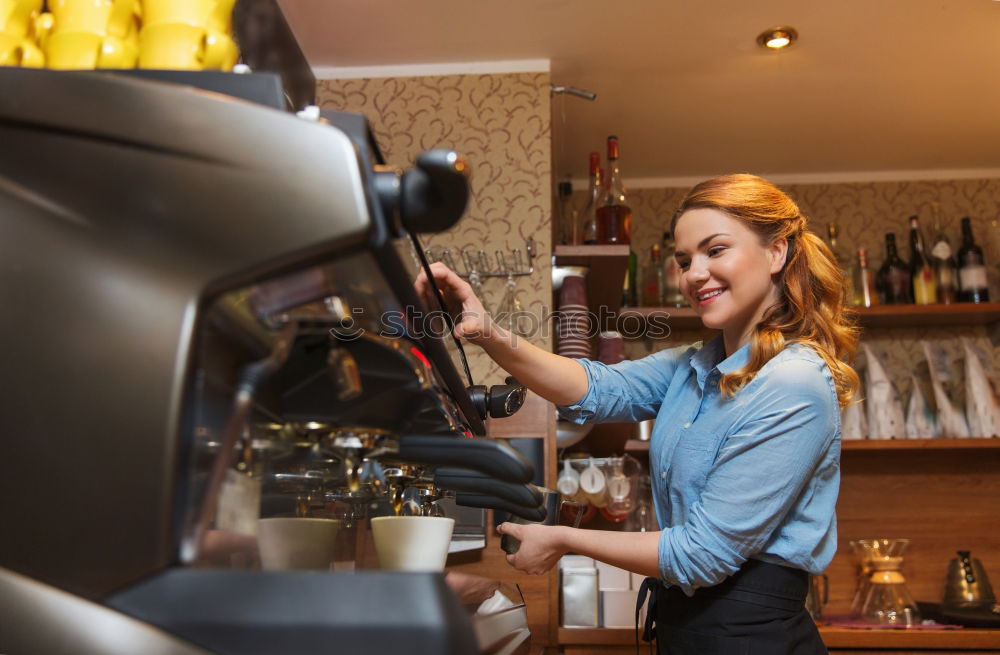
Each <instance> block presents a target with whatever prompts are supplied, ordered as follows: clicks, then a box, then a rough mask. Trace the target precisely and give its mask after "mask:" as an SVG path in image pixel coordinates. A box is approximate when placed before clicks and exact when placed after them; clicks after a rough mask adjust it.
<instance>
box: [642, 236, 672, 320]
mask: <svg viewBox="0 0 1000 655" xmlns="http://www.w3.org/2000/svg"><path fill="white" fill-rule="evenodd" d="M664 273H665V271H664V270H663V261H662V259H661V258H660V244H658V243H654V244H653V245H652V247H650V249H649V261H648V262H647V263H646V266H645V267H644V268H643V271H642V304H643V305H644V306H646V307H662V306H663V289H664V286H665V281H666V280H665V276H664Z"/></svg>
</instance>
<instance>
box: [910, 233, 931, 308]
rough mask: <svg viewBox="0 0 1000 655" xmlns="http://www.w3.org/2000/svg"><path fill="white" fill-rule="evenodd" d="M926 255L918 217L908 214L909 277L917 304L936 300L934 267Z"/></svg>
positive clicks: (929, 303) (927, 303)
mask: <svg viewBox="0 0 1000 655" xmlns="http://www.w3.org/2000/svg"><path fill="white" fill-rule="evenodd" d="M927 255H928V252H927V247H926V246H925V245H924V235H923V232H921V231H920V219H919V218H918V217H917V216H910V279H911V280H912V281H913V302H915V303H916V304H918V305H932V304H934V303H935V302H937V283H936V282H935V278H934V267H933V266H932V265H931V261H930V258H929V257H928V256H927Z"/></svg>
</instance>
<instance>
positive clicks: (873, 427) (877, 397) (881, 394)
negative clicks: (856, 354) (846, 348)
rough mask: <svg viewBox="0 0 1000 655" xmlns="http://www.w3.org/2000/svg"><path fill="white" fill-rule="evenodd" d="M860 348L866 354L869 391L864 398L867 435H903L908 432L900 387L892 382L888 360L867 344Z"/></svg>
mask: <svg viewBox="0 0 1000 655" xmlns="http://www.w3.org/2000/svg"><path fill="white" fill-rule="evenodd" d="M861 348H862V351H863V352H864V355H865V388H866V389H867V392H868V396H867V397H866V398H865V407H866V408H867V410H868V438H869V439H902V438H904V437H905V436H906V419H905V418H904V415H903V403H902V402H901V401H900V399H899V390H898V389H896V385H895V384H893V383H892V378H890V377H889V373H888V372H887V371H886V368H885V364H883V362H882V361H881V360H880V359H879V358H878V357H877V356H876V355H875V353H874V352H873V351H872V349H871V348H870V347H869V346H868V344H863V345H862V347H861Z"/></svg>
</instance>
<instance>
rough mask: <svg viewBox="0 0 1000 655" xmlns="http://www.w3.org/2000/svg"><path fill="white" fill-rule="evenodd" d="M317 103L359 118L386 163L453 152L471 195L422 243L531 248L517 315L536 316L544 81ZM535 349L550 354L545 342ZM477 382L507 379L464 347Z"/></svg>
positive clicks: (354, 84)
mask: <svg viewBox="0 0 1000 655" xmlns="http://www.w3.org/2000/svg"><path fill="white" fill-rule="evenodd" d="M317 104H319V105H320V106H321V107H324V108H329V109H339V110H342V111H352V112H358V113H362V114H365V115H366V116H367V117H368V120H369V122H370V123H371V125H372V130H373V131H374V133H375V138H376V140H377V141H378V143H379V147H381V148H382V151H383V154H384V155H385V158H386V161H387V162H388V163H389V164H392V165H394V166H399V167H403V168H409V167H410V166H412V164H413V161H414V159H415V158H416V156H417V155H418V154H419V153H421V152H422V151H424V150H430V149H432V148H452V149H454V150H456V151H457V152H459V153H461V154H463V155H464V156H465V157H466V159H467V160H468V161H469V164H470V165H471V169H472V176H471V190H472V197H471V200H470V203H469V208H468V210H467V211H466V215H465V217H464V218H463V219H462V220H461V222H459V224H458V225H456V226H455V227H454V228H453V229H451V230H449V231H447V232H444V233H441V234H437V235H423V236H422V237H421V238H422V240H423V241H424V243H425V245H426V246H430V247H434V248H443V247H451V248H456V249H457V248H468V249H471V251H473V252H475V251H477V250H480V249H484V250H486V251H487V253H488V254H489V256H490V257H491V258H493V259H495V256H496V255H495V251H496V250H497V249H504V250H505V251H506V253H507V256H508V257H509V258H510V257H512V253H511V249H520V250H521V251H522V257H523V256H524V249H525V242H526V240H527V239H528V238H529V237H530V238H532V239H533V240H534V247H535V258H534V261H533V264H534V267H535V271H534V274H532V275H530V276H525V277H517V278H515V280H516V285H517V286H516V295H517V298H518V300H519V301H520V304H521V307H522V309H523V310H525V311H528V312H531V313H533V314H534V315H538V316H540V315H542V313H543V312H544V310H545V309H547V308H548V306H549V305H550V304H551V297H552V281H551V271H550V269H551V255H552V238H551V214H552V208H551V194H552V192H551V167H552V137H551V132H550V126H551V116H550V109H549V107H550V106H549V74H548V73H521V74H504V75H448V76H435V77H406V78H381V79H352V80H320V81H319V82H318V84H317ZM483 286H484V294H483V295H484V296H485V297H484V301H485V305H486V308H487V309H488V310H491V311H492V310H494V309H496V308H497V306H498V304H499V303H501V301H502V299H503V296H504V293H505V279H504V278H486V279H485V280H484V284H483ZM531 340H532V342H533V343H535V344H536V345H539V346H541V347H543V348H546V349H551V347H552V346H551V337H550V336H549V335H548V334H545V333H544V332H543V333H540V334H537V335H535V336H534V337H532V338H531ZM467 353H468V355H469V364H470V366H471V368H472V373H473V376H474V378H475V380H476V382H477V384H482V383H497V382H502V381H503V377H504V376H503V374H502V372H501V371H500V370H499V368H498V367H497V366H496V365H495V364H494V363H493V362H492V360H490V359H489V358H488V357H486V355H485V354H484V353H483V352H482V351H481V350H479V349H478V348H474V347H472V348H468V349H467Z"/></svg>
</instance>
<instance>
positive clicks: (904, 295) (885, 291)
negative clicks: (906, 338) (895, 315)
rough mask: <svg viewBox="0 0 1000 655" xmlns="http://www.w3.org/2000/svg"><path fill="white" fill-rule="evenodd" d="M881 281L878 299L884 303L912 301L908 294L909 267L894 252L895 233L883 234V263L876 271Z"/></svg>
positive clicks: (898, 303) (897, 303) (896, 303)
mask: <svg viewBox="0 0 1000 655" xmlns="http://www.w3.org/2000/svg"><path fill="white" fill-rule="evenodd" d="M876 281H878V282H881V289H880V292H879V295H880V296H881V298H880V300H881V301H882V303H883V304H886V305H903V304H906V303H911V302H913V299H912V296H911V295H910V267H909V266H907V264H906V262H905V261H903V260H902V259H901V258H900V257H899V253H897V252H896V235H895V234H894V233H892V232H889V233H888V234H886V235H885V263H883V264H882V267H881V268H880V269H879V271H878V278H877V280H876Z"/></svg>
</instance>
